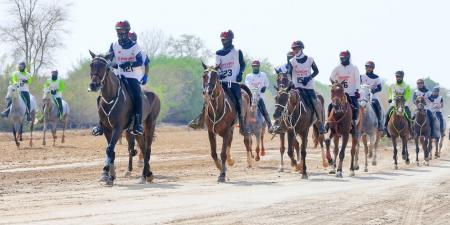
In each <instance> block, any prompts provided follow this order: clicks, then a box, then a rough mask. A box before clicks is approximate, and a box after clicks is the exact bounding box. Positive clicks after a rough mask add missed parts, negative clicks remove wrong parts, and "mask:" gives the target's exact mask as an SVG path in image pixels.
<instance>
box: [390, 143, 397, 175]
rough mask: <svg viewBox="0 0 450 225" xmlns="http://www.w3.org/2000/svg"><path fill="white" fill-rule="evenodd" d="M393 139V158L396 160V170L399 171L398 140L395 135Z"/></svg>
mask: <svg viewBox="0 0 450 225" xmlns="http://www.w3.org/2000/svg"><path fill="white" fill-rule="evenodd" d="M391 139H392V145H393V147H394V156H393V159H394V169H396V170H397V169H398V163H397V138H396V137H395V136H394V135H393V136H392V137H391Z"/></svg>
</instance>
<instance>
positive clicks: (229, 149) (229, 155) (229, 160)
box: [227, 130, 250, 166]
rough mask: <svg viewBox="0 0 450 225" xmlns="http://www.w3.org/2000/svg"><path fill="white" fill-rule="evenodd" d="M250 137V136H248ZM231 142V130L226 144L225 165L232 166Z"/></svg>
mask: <svg viewBox="0 0 450 225" xmlns="http://www.w3.org/2000/svg"><path fill="white" fill-rule="evenodd" d="M248 136H250V135H248ZM232 142H233V130H231V134H230V139H229V141H228V143H227V164H228V165H229V166H234V159H233V158H232V157H231V143H232Z"/></svg>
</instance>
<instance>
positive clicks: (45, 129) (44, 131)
mask: <svg viewBox="0 0 450 225" xmlns="http://www.w3.org/2000/svg"><path fill="white" fill-rule="evenodd" d="M42 131H43V133H44V134H43V135H42V145H46V144H47V143H46V142H45V133H46V132H47V120H46V119H45V115H44V128H43V130H42Z"/></svg>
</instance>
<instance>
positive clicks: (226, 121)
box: [202, 62, 253, 182]
mask: <svg viewBox="0 0 450 225" xmlns="http://www.w3.org/2000/svg"><path fill="white" fill-rule="evenodd" d="M202 66H203V69H204V71H203V76H202V78H203V99H204V104H205V113H204V116H205V124H206V126H207V128H208V138H209V144H210V146H211V157H212V159H213V161H214V163H215V165H216V167H217V169H219V170H220V174H219V177H218V178H217V181H218V182H225V178H226V171H227V165H226V163H228V165H229V166H233V165H234V160H233V159H232V157H231V142H232V141H233V130H234V127H235V125H236V123H237V112H236V108H235V104H236V102H235V101H234V100H233V98H232V97H231V93H228V92H227V91H225V89H224V88H223V87H222V82H221V81H220V79H219V74H218V69H219V68H220V65H219V66H216V67H212V66H207V65H205V64H204V63H203V62H202ZM241 89H242V90H244V91H242V93H241V95H242V109H241V110H242V111H241V112H242V113H243V116H244V118H247V114H248V111H249V108H250V104H251V93H250V90H249V89H248V87H247V86H245V85H243V84H241ZM216 135H219V136H221V137H222V139H223V141H222V151H221V153H220V160H219V158H218V157H217V152H216V148H217V142H216ZM248 136H249V134H246V136H245V137H244V144H245V146H246V149H247V162H248V163H249V165H251V164H250V163H251V161H252V160H253V155H252V152H251V147H250V146H249V143H248V138H249V137H248ZM225 162H226V163H225Z"/></svg>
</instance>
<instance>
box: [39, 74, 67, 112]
mask: <svg viewBox="0 0 450 225" xmlns="http://www.w3.org/2000/svg"><path fill="white" fill-rule="evenodd" d="M51 74H52V76H51V77H50V78H48V79H47V81H45V84H44V89H47V90H50V93H51V94H52V95H53V96H54V97H55V99H56V102H57V103H58V113H59V114H58V117H59V118H60V119H61V118H62V116H63V105H62V99H61V94H62V92H63V91H64V81H63V80H61V79H59V78H58V70H53V71H52V72H51Z"/></svg>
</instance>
